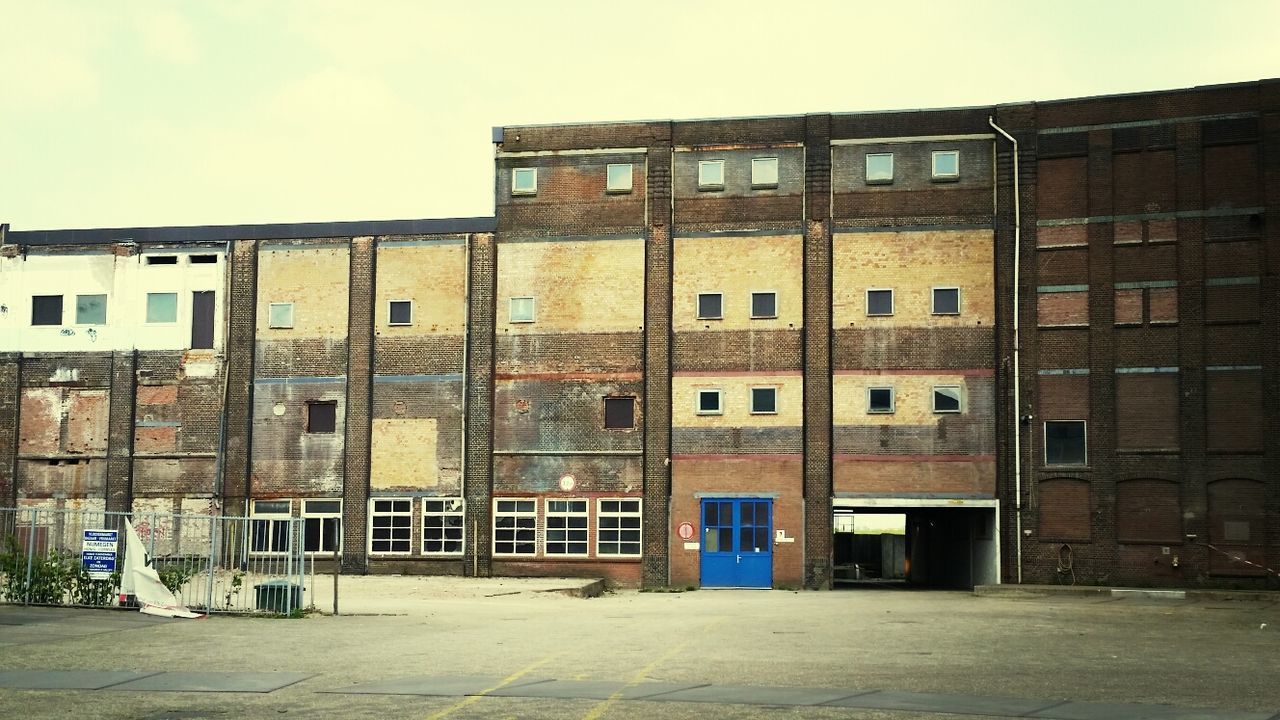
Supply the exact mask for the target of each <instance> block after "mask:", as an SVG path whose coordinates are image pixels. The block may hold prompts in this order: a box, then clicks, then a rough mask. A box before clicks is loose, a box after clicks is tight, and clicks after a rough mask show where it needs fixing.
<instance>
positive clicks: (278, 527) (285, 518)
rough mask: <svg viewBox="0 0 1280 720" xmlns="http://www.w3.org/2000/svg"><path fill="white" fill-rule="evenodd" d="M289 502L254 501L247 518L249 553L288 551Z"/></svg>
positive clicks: (290, 508)
mask: <svg viewBox="0 0 1280 720" xmlns="http://www.w3.org/2000/svg"><path fill="white" fill-rule="evenodd" d="M291 505H292V503H291V501H289V500H254V501H253V512H252V513H251V514H250V517H249V551H250V552H255V553H277V552H279V553H282V552H287V551H288V550H289V519H290V517H292V507H291Z"/></svg>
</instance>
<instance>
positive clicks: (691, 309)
mask: <svg viewBox="0 0 1280 720" xmlns="http://www.w3.org/2000/svg"><path fill="white" fill-rule="evenodd" d="M803 253H804V246H803V240H802V238H801V237H800V236H799V235H780V236H773V237H712V238H677V239H676V241H675V269H674V275H673V277H672V307H673V311H672V312H673V315H672V319H671V324H672V327H673V328H674V329H675V330H677V331H681V330H748V329H750V330H777V329H784V330H785V329H787V328H799V327H802V326H803V324H804V255H803ZM705 292H715V293H721V295H722V299H721V302H722V303H723V311H724V318H723V319H721V320H699V319H698V294H699V293H705ZM753 292H775V293H777V311H778V316H777V317H776V318H755V319H753V318H752V317H751V293H753Z"/></svg>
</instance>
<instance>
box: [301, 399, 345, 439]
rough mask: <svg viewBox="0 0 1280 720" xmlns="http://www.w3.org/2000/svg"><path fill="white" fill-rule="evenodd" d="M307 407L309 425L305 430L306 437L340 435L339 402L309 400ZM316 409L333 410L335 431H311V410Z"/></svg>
mask: <svg viewBox="0 0 1280 720" xmlns="http://www.w3.org/2000/svg"><path fill="white" fill-rule="evenodd" d="M306 406H307V424H306V427H305V428H304V429H303V434H304V435H337V434H338V401H337V400H308V401H306ZM316 407H330V408H333V429H332V430H312V429H311V409H312V408H316Z"/></svg>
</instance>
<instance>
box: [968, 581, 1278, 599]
mask: <svg viewBox="0 0 1280 720" xmlns="http://www.w3.org/2000/svg"><path fill="white" fill-rule="evenodd" d="M973 594H974V595H975V596H976V597H1007V598H1019V597H1047V596H1050V595H1065V596H1072V597H1090V596H1109V597H1115V598H1124V597H1136V598H1143V599H1148V600H1210V601H1230V602H1267V603H1275V602H1280V592H1274V591H1270V590H1213V589H1195V590H1193V589H1186V588H1118V587H1110V586H1106V585H1098V586H1095V585H1014V584H1006V585H977V586H975V587H974V588H973Z"/></svg>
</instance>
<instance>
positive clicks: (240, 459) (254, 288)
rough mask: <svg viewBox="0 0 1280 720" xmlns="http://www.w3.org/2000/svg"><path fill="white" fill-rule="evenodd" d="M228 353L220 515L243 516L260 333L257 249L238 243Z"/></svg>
mask: <svg viewBox="0 0 1280 720" xmlns="http://www.w3.org/2000/svg"><path fill="white" fill-rule="evenodd" d="M228 262H229V263H230V264H231V266H230V269H229V270H228V272H229V273H230V290H229V295H230V297H229V299H228V301H229V305H228V308H227V338H226V345H225V349H224V352H225V353H226V358H227V360H226V363H227V365H226V370H225V372H226V373H227V402H226V406H225V407H224V408H223V412H224V413H226V416H225V418H224V427H225V430H224V435H225V437H224V438H223V443H222V448H221V450H220V451H221V452H222V456H223V458H222V498H221V500H222V511H223V513H225V514H227V515H240V514H243V513H244V512H245V501H246V499H247V498H248V497H249V454H250V452H252V445H253V436H252V430H253V358H254V344H255V340H256V334H257V305H258V244H257V242H256V241H253V240H239V241H237V242H235V243H234V245H233V246H232V249H231V254H230V257H229V258H228Z"/></svg>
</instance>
